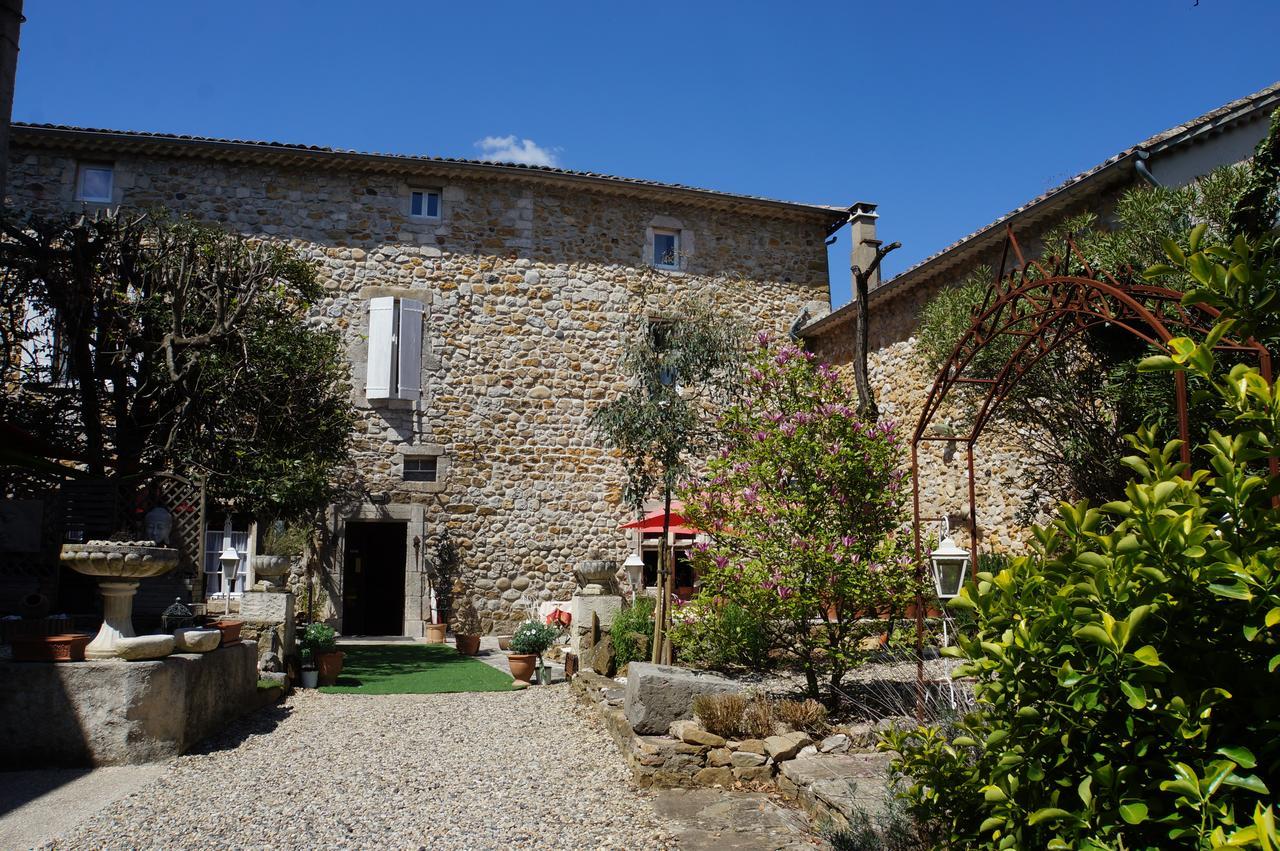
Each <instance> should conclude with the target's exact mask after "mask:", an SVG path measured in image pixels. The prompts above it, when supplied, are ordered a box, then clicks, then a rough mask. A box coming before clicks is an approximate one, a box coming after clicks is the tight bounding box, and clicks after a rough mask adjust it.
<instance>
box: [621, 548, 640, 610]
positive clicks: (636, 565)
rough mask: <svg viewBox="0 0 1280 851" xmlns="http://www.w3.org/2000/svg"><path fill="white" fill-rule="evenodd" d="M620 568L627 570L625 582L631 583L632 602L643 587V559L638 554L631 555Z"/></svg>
mask: <svg viewBox="0 0 1280 851" xmlns="http://www.w3.org/2000/svg"><path fill="white" fill-rule="evenodd" d="M622 566H623V567H625V568H626V569H627V581H629V582H630V583H631V599H632V601H634V600H635V598H636V596H637V595H638V594H639V593H640V589H641V588H643V587H644V559H643V558H641V557H640V554H639V553H632V554H631V555H629V556H627V560H626V561H624V562H623V563H622Z"/></svg>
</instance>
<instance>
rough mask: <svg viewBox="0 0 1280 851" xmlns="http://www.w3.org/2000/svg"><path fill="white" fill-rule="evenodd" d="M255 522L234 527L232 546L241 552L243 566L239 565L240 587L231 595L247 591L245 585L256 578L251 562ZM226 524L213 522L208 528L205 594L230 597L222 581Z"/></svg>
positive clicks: (214, 598) (211, 598) (205, 553)
mask: <svg viewBox="0 0 1280 851" xmlns="http://www.w3.org/2000/svg"><path fill="white" fill-rule="evenodd" d="M253 532H254V529H253V524H249V525H248V526H235V525H233V526H232V527H231V546H233V547H235V549H236V552H237V553H239V554H240V566H239V567H238V568H236V588H235V590H234V591H232V592H231V599H233V600H238V599H239V598H240V596H241V595H242V594H244V590H245V587H246V586H247V585H249V584H250V583H251V582H253V579H254V577H253V573H252V571H251V570H250V562H251V560H252V558H251V557H252V556H253V538H254V535H253ZM225 535H226V532H225V531H224V528H223V527H222V526H220V525H218V524H217V523H214V522H210V523H208V524H207V525H206V526H205V529H204V598H205V599H206V600H216V599H218V598H219V597H224V598H225V597H226V592H225V591H224V590H223V585H222V562H221V561H220V560H219V559H218V556H220V555H222V551H223V549H225V548H226V545H227V542H226V538H225Z"/></svg>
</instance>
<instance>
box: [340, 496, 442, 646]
mask: <svg viewBox="0 0 1280 851" xmlns="http://www.w3.org/2000/svg"><path fill="white" fill-rule="evenodd" d="M347 523H403V524H404V528H405V542H404V552H405V557H404V633H403V634H404V635H406V636H409V637H411V638H422V637H423V636H425V635H426V623H427V620H426V619H424V617H423V614H424V612H426V613H427V614H428V616H429V614H430V612H429V607H430V605H431V601H430V600H429V599H427V580H426V575H425V573H424V572H423V565H422V561H421V559H420V558H419V552H418V551H419V549H421V546H418V547H415V546H414V538H415V537H417V538H418V539H419V540H420V541H421V540H422V539H424V538H425V530H426V510H425V508H424V507H423V506H421V505H397V504H391V505H370V504H368V503H362V504H361V505H359V506H336V505H335V506H333V507H332V509H331V510H330V517H329V528H330V530H331V531H332V532H333V542H334V543H333V546H332V547H331V548H330V549H329V559H328V564H326V565H324V568H325V571H326V572H327V573H328V574H329V580H330V582H331V583H332V588H333V591H332V592H331V594H330V602H331V604H332V605H333V608H334V613H335V616H336V617H337V620H338V631H339V632H343V629H342V592H343V588H342V585H343V582H344V578H345V575H346V564H345V561H346V553H347Z"/></svg>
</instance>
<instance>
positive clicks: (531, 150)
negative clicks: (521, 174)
mask: <svg viewBox="0 0 1280 851" xmlns="http://www.w3.org/2000/svg"><path fill="white" fill-rule="evenodd" d="M476 147H477V148H479V149H480V151H481V154H482V155H481V157H480V159H482V160H488V161H489V162H501V163H518V164H520V165H546V166H555V165H558V164H559V163H558V162H557V161H556V152H557V151H558V150H559V148H544V147H542V146H541V145H539V144H538V143H537V142H535V141H533V140H532V139H517V138H516V137H515V136H514V135H513V136H485V137H484V138H483V139H481V140H480V141H479V142H476Z"/></svg>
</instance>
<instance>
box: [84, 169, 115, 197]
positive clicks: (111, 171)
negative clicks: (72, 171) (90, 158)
mask: <svg viewBox="0 0 1280 851" xmlns="http://www.w3.org/2000/svg"><path fill="white" fill-rule="evenodd" d="M90 171H105V172H106V173H107V177H108V178H109V185H108V187H107V194H106V195H105V196H102V195H92V196H91V195H87V194H85V190H84V179H85V175H86V174H87V173H88V172H90ZM115 191H116V167H115V164H114V163H89V162H85V163H77V164H76V200H77V201H85V202H87V203H89V204H110V203H111V202H112V200H114V198H115Z"/></svg>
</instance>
